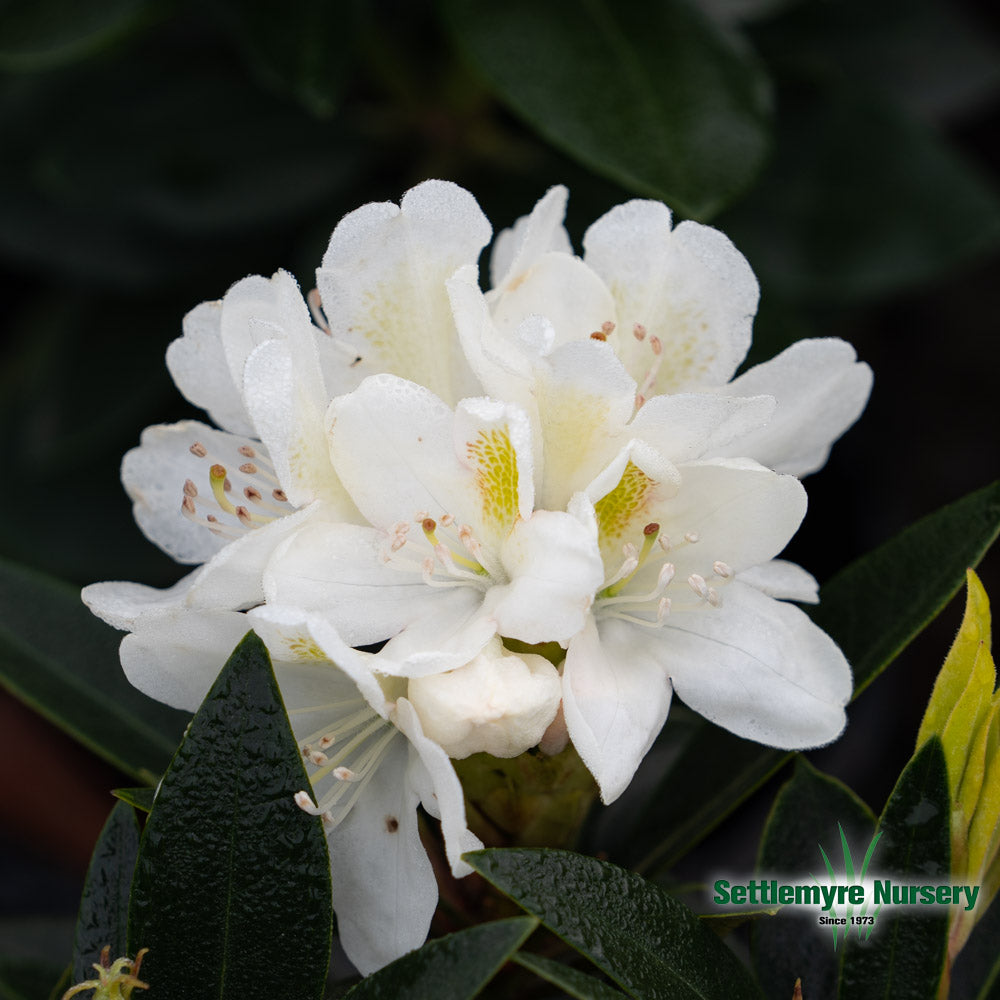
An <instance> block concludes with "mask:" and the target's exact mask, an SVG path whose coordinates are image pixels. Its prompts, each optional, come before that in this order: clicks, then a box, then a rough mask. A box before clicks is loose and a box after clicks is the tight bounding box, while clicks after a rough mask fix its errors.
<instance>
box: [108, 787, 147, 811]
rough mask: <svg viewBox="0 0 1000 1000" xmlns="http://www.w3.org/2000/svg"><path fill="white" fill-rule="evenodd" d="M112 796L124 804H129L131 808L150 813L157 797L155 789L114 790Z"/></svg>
mask: <svg viewBox="0 0 1000 1000" xmlns="http://www.w3.org/2000/svg"><path fill="white" fill-rule="evenodd" d="M111 794H112V795H113V796H114V797H115V798H116V799H121V801H122V802H127V803H128V804H129V805H130V806H135V808H136V809H140V810H142V812H145V813H148V812H149V811H150V809H152V808H153V799H154V798H155V796H156V789H155V788H113V789H112V790H111Z"/></svg>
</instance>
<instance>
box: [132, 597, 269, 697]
mask: <svg viewBox="0 0 1000 1000" xmlns="http://www.w3.org/2000/svg"><path fill="white" fill-rule="evenodd" d="M250 628H251V622H250V621H249V620H248V619H247V616H246V615H242V614H239V613H238V612H235V611H189V610H187V609H174V610H170V611H165V612H163V613H161V614H156V615H147V616H146V617H144V618H143V619H141V620H140V621H139V622H137V629H136V631H135V632H132V633H130V634H129V635H127V636H125V638H124V639H122V644H121V650H120V652H121V661H122V667H123V668H124V670H125V676H126V677H127V678H128V680H129V682H130V683H131V684H132V685H133V686H134V687H137V688H138V689H139V690H140V691H142V692H143V694H147V695H149V697H150V698H155V699H156V700H157V701H162V702H164V703H165V704H167V705H171V706H173V707H174V708H182V709H186V710H187V711H189V712H193V711H195V710H196V709H197V708H198V706H199V705H200V704H201V703H202V701H203V700H204V698H205V695H206V694H208V689H209V688H210V687H211V686H212V683H213V682H214V681H215V678H216V676H217V675H218V673H219V671H220V670H221V669H222V667H223V665H224V664H225V662H226V660H227V659H229V655H230V653H232V651H233V650H234V649H235V648H236V646H237V644H238V643H239V641H240V640H241V639H242V638H243V636H244V635H246V633H247V632H249V631H250Z"/></svg>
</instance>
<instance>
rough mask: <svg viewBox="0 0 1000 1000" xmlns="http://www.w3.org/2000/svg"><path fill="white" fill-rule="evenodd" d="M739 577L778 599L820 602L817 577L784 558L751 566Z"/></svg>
mask: <svg viewBox="0 0 1000 1000" xmlns="http://www.w3.org/2000/svg"><path fill="white" fill-rule="evenodd" d="M737 579H738V580H740V581H742V582H743V583H745V584H747V585H748V586H751V587H754V588H756V589H757V590H759V591H760V592H761V593H762V594H767V596H768V597H774V598H775V599H777V600H786V601H799V602H800V603H801V604H819V584H818V583H817V582H816V578H815V577H814V576H813V575H812V574H811V573H809V572H807V571H806V570H804V569H803V568H802V567H801V566H796V565H795V563H792V562H786V561H785V560H784V559H772V560H771V561H770V562H766V563H761V565H760V566H751V567H750V568H749V569H745V570H743V572H742V573H740V574H739V576H738V577H737Z"/></svg>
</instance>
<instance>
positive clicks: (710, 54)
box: [441, 0, 769, 218]
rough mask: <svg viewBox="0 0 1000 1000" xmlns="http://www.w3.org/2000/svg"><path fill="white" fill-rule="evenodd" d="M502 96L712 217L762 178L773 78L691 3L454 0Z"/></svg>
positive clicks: (603, 169) (589, 157) (685, 206)
mask: <svg viewBox="0 0 1000 1000" xmlns="http://www.w3.org/2000/svg"><path fill="white" fill-rule="evenodd" d="M441 7H442V9H443V11H444V13H445V16H446V19H447V21H448V23H449V25H450V26H451V28H452V30H453V32H454V35H455V37H456V39H457V40H458V43H459V45H460V46H461V48H462V49H463V50H464V52H465V53H466V54H467V55H468V57H469V58H470V60H471V61H472V62H473V64H474V65H475V66H476V67H477V68H478V70H479V71H480V72H481V73H482V75H483V76H484V77H485V79H486V81H487V82H488V84H489V86H490V87H491V88H492V89H493V91H494V92H495V93H496V95H497V96H498V97H499V98H500V99H501V100H502V101H504V102H505V103H506V104H508V105H509V106H510V107H511V108H512V109H513V110H514V111H515V112H516V113H517V114H519V115H520V116H521V117H523V118H524V119H525V120H526V121H527V122H528V123H529V124H530V125H531V126H532V127H533V128H535V129H537V131H538V132H540V133H541V134H542V135H543V136H544V137H545V138H546V139H548V140H549V141H550V142H552V143H553V144H554V145H556V146H558V147H559V148H560V149H562V150H563V151H564V152H566V153H568V154H569V155H570V156H572V157H573V158H575V159H577V160H579V161H580V162H582V163H583V164H585V165H586V166H588V167H590V168H591V169H593V170H595V171H596V172H598V173H601V174H603V175H605V176H606V177H610V178H611V179H613V180H615V181H617V182H618V183H619V184H621V185H622V186H624V187H625V188H627V189H629V190H631V191H635V192H636V193H638V194H642V195H647V196H652V197H655V198H661V199H663V200H665V201H667V202H668V203H669V204H670V205H671V206H672V207H674V208H675V209H677V210H678V211H681V212H684V213H685V214H688V215H693V216H696V217H699V218H704V217H706V216H709V215H711V214H712V213H713V212H715V211H717V210H718V209H719V208H720V207H721V206H722V205H724V204H725V203H727V202H729V201H731V200H732V199H733V198H734V197H736V196H737V195H738V194H739V193H740V192H741V191H742V190H744V189H745V188H746V187H747V186H748V185H749V184H750V182H751V181H752V180H753V178H754V176H755V174H756V172H757V170H758V168H759V167H760V164H761V163H762V161H763V158H764V155H765V152H766V150H767V146H768V108H769V104H768V85H767V81H766V78H765V77H764V75H763V73H762V71H761V70H760V68H759V67H758V66H757V64H756V63H755V61H754V60H753V59H752V58H751V57H750V56H749V55H748V50H747V49H746V48H744V47H743V46H742V45H740V44H738V43H737V42H734V41H733V38H732V36H730V35H724V34H723V33H722V32H721V31H720V30H719V29H718V28H717V27H716V26H715V25H714V24H713V23H712V22H711V21H710V20H709V19H708V18H706V17H705V16H704V15H703V14H701V13H700V11H699V10H698V9H697V7H696V5H694V4H689V3H687V2H685V0H661V2H660V3H656V4H650V3H647V2H644V0H622V2H618V3H609V2H608V0H551V2H547V3H534V2H531V0H513V2H508V3H505V4H502V5H497V4H478V3H475V2H473V0H443V2H442V4H441Z"/></svg>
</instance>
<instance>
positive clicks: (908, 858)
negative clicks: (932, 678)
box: [839, 737, 951, 1000]
mask: <svg viewBox="0 0 1000 1000" xmlns="http://www.w3.org/2000/svg"><path fill="white" fill-rule="evenodd" d="M878 828H879V830H880V831H881V834H882V838H881V840H880V842H879V845H878V849H877V852H876V856H875V862H873V868H874V867H876V866H877V872H878V877H879V878H898V879H900V880H908V881H917V882H947V881H949V877H950V874H951V797H950V795H949V794H948V770H947V767H946V766H945V760H944V751H943V750H942V749H941V741H940V740H939V739H938V738H937V737H932V738H931V739H930V740H928V742H927V743H925V744H924V746H923V747H921V749H920V750H918V751H917V753H916V754H915V755H914V756H913V758H912V759H911V760H910V762H909V764H907V765H906V767H905V768H904V770H903V773H902V774H901V775H900V776H899V781H898V782H896V787H895V788H894V789H893V790H892V794H891V795H890V796H889V801H888V802H887V803H886V806H885V809H884V810H883V811H882V816H881V817H880V819H879V825H878ZM947 952H948V913H947V911H945V910H941V909H937V908H934V909H931V910H925V911H923V912H919V911H914V910H912V909H901V910H890V911H889V912H888V913H887V914H883V915H881V916H879V918H878V922H877V925H876V927H875V932H874V933H873V934H872V936H871V938H870V939H869V940H868V941H865V942H858V941H856V940H854V939H853V938H849V939H848V942H847V950H846V952H845V954H844V964H843V967H842V970H841V978H840V993H839V996H840V998H841V1000H869V998H870V997H873V996H878V997H892V998H893V1000H933V998H934V997H936V996H937V990H938V984H939V982H940V980H941V975H942V973H943V971H944V964H945V958H946V956H947Z"/></svg>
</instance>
